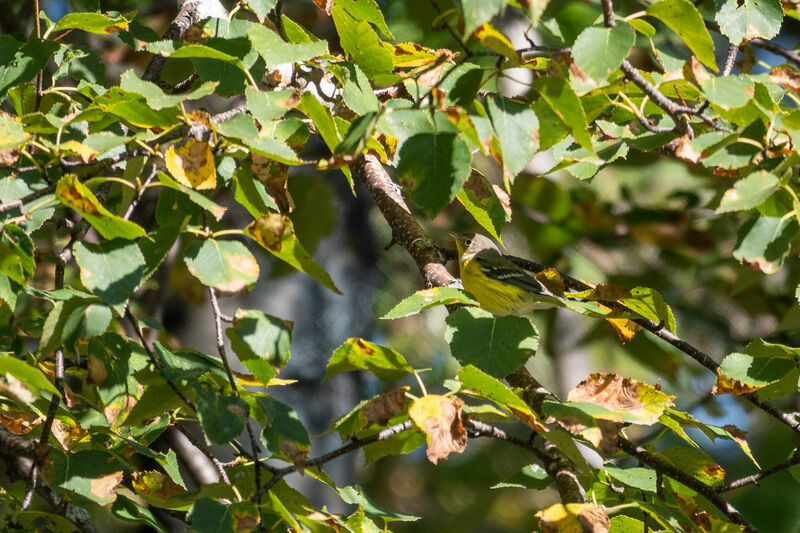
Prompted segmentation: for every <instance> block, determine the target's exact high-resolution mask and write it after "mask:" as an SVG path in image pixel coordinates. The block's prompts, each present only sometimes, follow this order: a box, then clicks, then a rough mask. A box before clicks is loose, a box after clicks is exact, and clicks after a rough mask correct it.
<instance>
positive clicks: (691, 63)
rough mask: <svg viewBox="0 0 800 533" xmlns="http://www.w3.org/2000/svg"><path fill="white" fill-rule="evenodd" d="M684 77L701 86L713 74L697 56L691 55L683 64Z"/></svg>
mask: <svg viewBox="0 0 800 533" xmlns="http://www.w3.org/2000/svg"><path fill="white" fill-rule="evenodd" d="M683 78H684V79H685V80H687V81H690V82H692V83H694V84H695V85H696V86H698V87H700V85H701V84H702V83H703V82H704V81H706V80H708V79H710V78H711V75H710V74H709V73H708V72H707V71H706V69H705V67H704V66H703V65H701V64H700V61H699V60H698V59H697V58H696V57H695V56H691V57H690V58H689V59H687V60H686V62H685V63H684V64H683Z"/></svg>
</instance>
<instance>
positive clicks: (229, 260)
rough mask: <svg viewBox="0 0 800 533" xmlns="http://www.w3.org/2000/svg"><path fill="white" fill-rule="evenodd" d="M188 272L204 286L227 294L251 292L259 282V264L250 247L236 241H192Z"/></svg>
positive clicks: (188, 255)
mask: <svg viewBox="0 0 800 533" xmlns="http://www.w3.org/2000/svg"><path fill="white" fill-rule="evenodd" d="M184 261H186V266H187V267H188V269H189V272H190V273H191V274H192V275H193V276H195V277H196V278H197V279H199V280H200V282H201V283H202V284H203V285H206V286H208V287H214V288H215V289H217V290H218V291H220V292H223V293H225V294H238V293H241V292H244V291H249V290H250V289H252V288H253V287H254V286H255V284H256V281H258V273H259V270H258V263H257V262H256V259H255V257H253V254H251V253H250V250H248V249H247V247H246V246H245V245H244V244H242V243H240V242H237V241H219V240H216V239H205V240H195V241H192V242H191V243H190V244H189V246H188V247H187V248H186V254H185V256H184Z"/></svg>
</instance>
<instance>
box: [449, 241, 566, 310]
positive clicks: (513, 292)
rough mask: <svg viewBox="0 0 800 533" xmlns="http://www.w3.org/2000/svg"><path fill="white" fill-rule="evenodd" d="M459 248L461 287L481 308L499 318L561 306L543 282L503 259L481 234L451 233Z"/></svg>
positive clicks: (497, 250) (495, 247)
mask: <svg viewBox="0 0 800 533" xmlns="http://www.w3.org/2000/svg"><path fill="white" fill-rule="evenodd" d="M451 235H452V236H453V238H454V239H455V240H456V248H457V249H458V266H459V270H460V271H461V284H462V285H463V286H464V289H466V290H467V291H469V292H471V293H472V295H473V296H475V298H476V299H477V300H478V303H479V304H480V306H481V307H482V308H483V309H485V310H487V311H489V312H490V313H492V314H495V315H498V316H504V315H512V314H517V313H521V312H524V311H528V310H532V309H544V308H548V307H554V306H556V305H558V303H557V302H558V299H557V298H556V296H555V295H554V294H553V293H552V292H550V291H549V290H548V289H547V287H545V286H544V285H543V284H542V282H540V281H539V280H538V279H536V278H534V277H533V276H531V275H529V274H528V273H527V272H525V271H524V270H523V269H521V268H520V267H518V266H517V265H515V264H514V263H512V262H511V261H509V260H508V259H506V258H505V257H503V254H502V253H501V252H500V250H499V249H498V248H497V246H496V245H495V244H494V243H493V242H492V241H491V240H490V239H489V238H488V237H485V236H483V235H480V234H477V233H471V234H465V235H459V234H455V233H451Z"/></svg>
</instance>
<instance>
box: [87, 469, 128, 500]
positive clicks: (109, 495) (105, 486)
mask: <svg viewBox="0 0 800 533" xmlns="http://www.w3.org/2000/svg"><path fill="white" fill-rule="evenodd" d="M120 483H122V471H119V472H113V473H111V474H107V475H105V476H100V477H97V478H94V479H93V480H92V481H91V483H90V487H91V491H92V494H94V495H95V496H97V497H98V498H101V499H103V500H111V501H116V499H117V485H119V484H120Z"/></svg>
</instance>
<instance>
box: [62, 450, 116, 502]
mask: <svg viewBox="0 0 800 533" xmlns="http://www.w3.org/2000/svg"><path fill="white" fill-rule="evenodd" d="M50 460H52V461H53V465H52V469H51V470H50V471H49V474H50V476H49V477H50V480H49V484H50V485H51V486H52V487H58V488H59V489H62V490H65V491H74V492H75V493H77V494H80V495H81V496H83V497H85V498H88V499H89V500H91V501H93V502H96V503H98V504H101V505H104V504H107V503H111V502H112V501H114V499H115V498H116V493H115V492H114V491H112V490H110V489H111V488H113V487H115V486H116V485H117V484H118V483H120V482H121V481H122V470H123V466H122V464H120V463H119V462H118V461H117V459H115V458H114V456H112V455H111V454H109V453H107V452H104V451H100V450H82V451H78V452H72V453H69V454H68V455H65V454H64V453H62V452H61V451H60V450H56V449H51V450H50Z"/></svg>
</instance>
